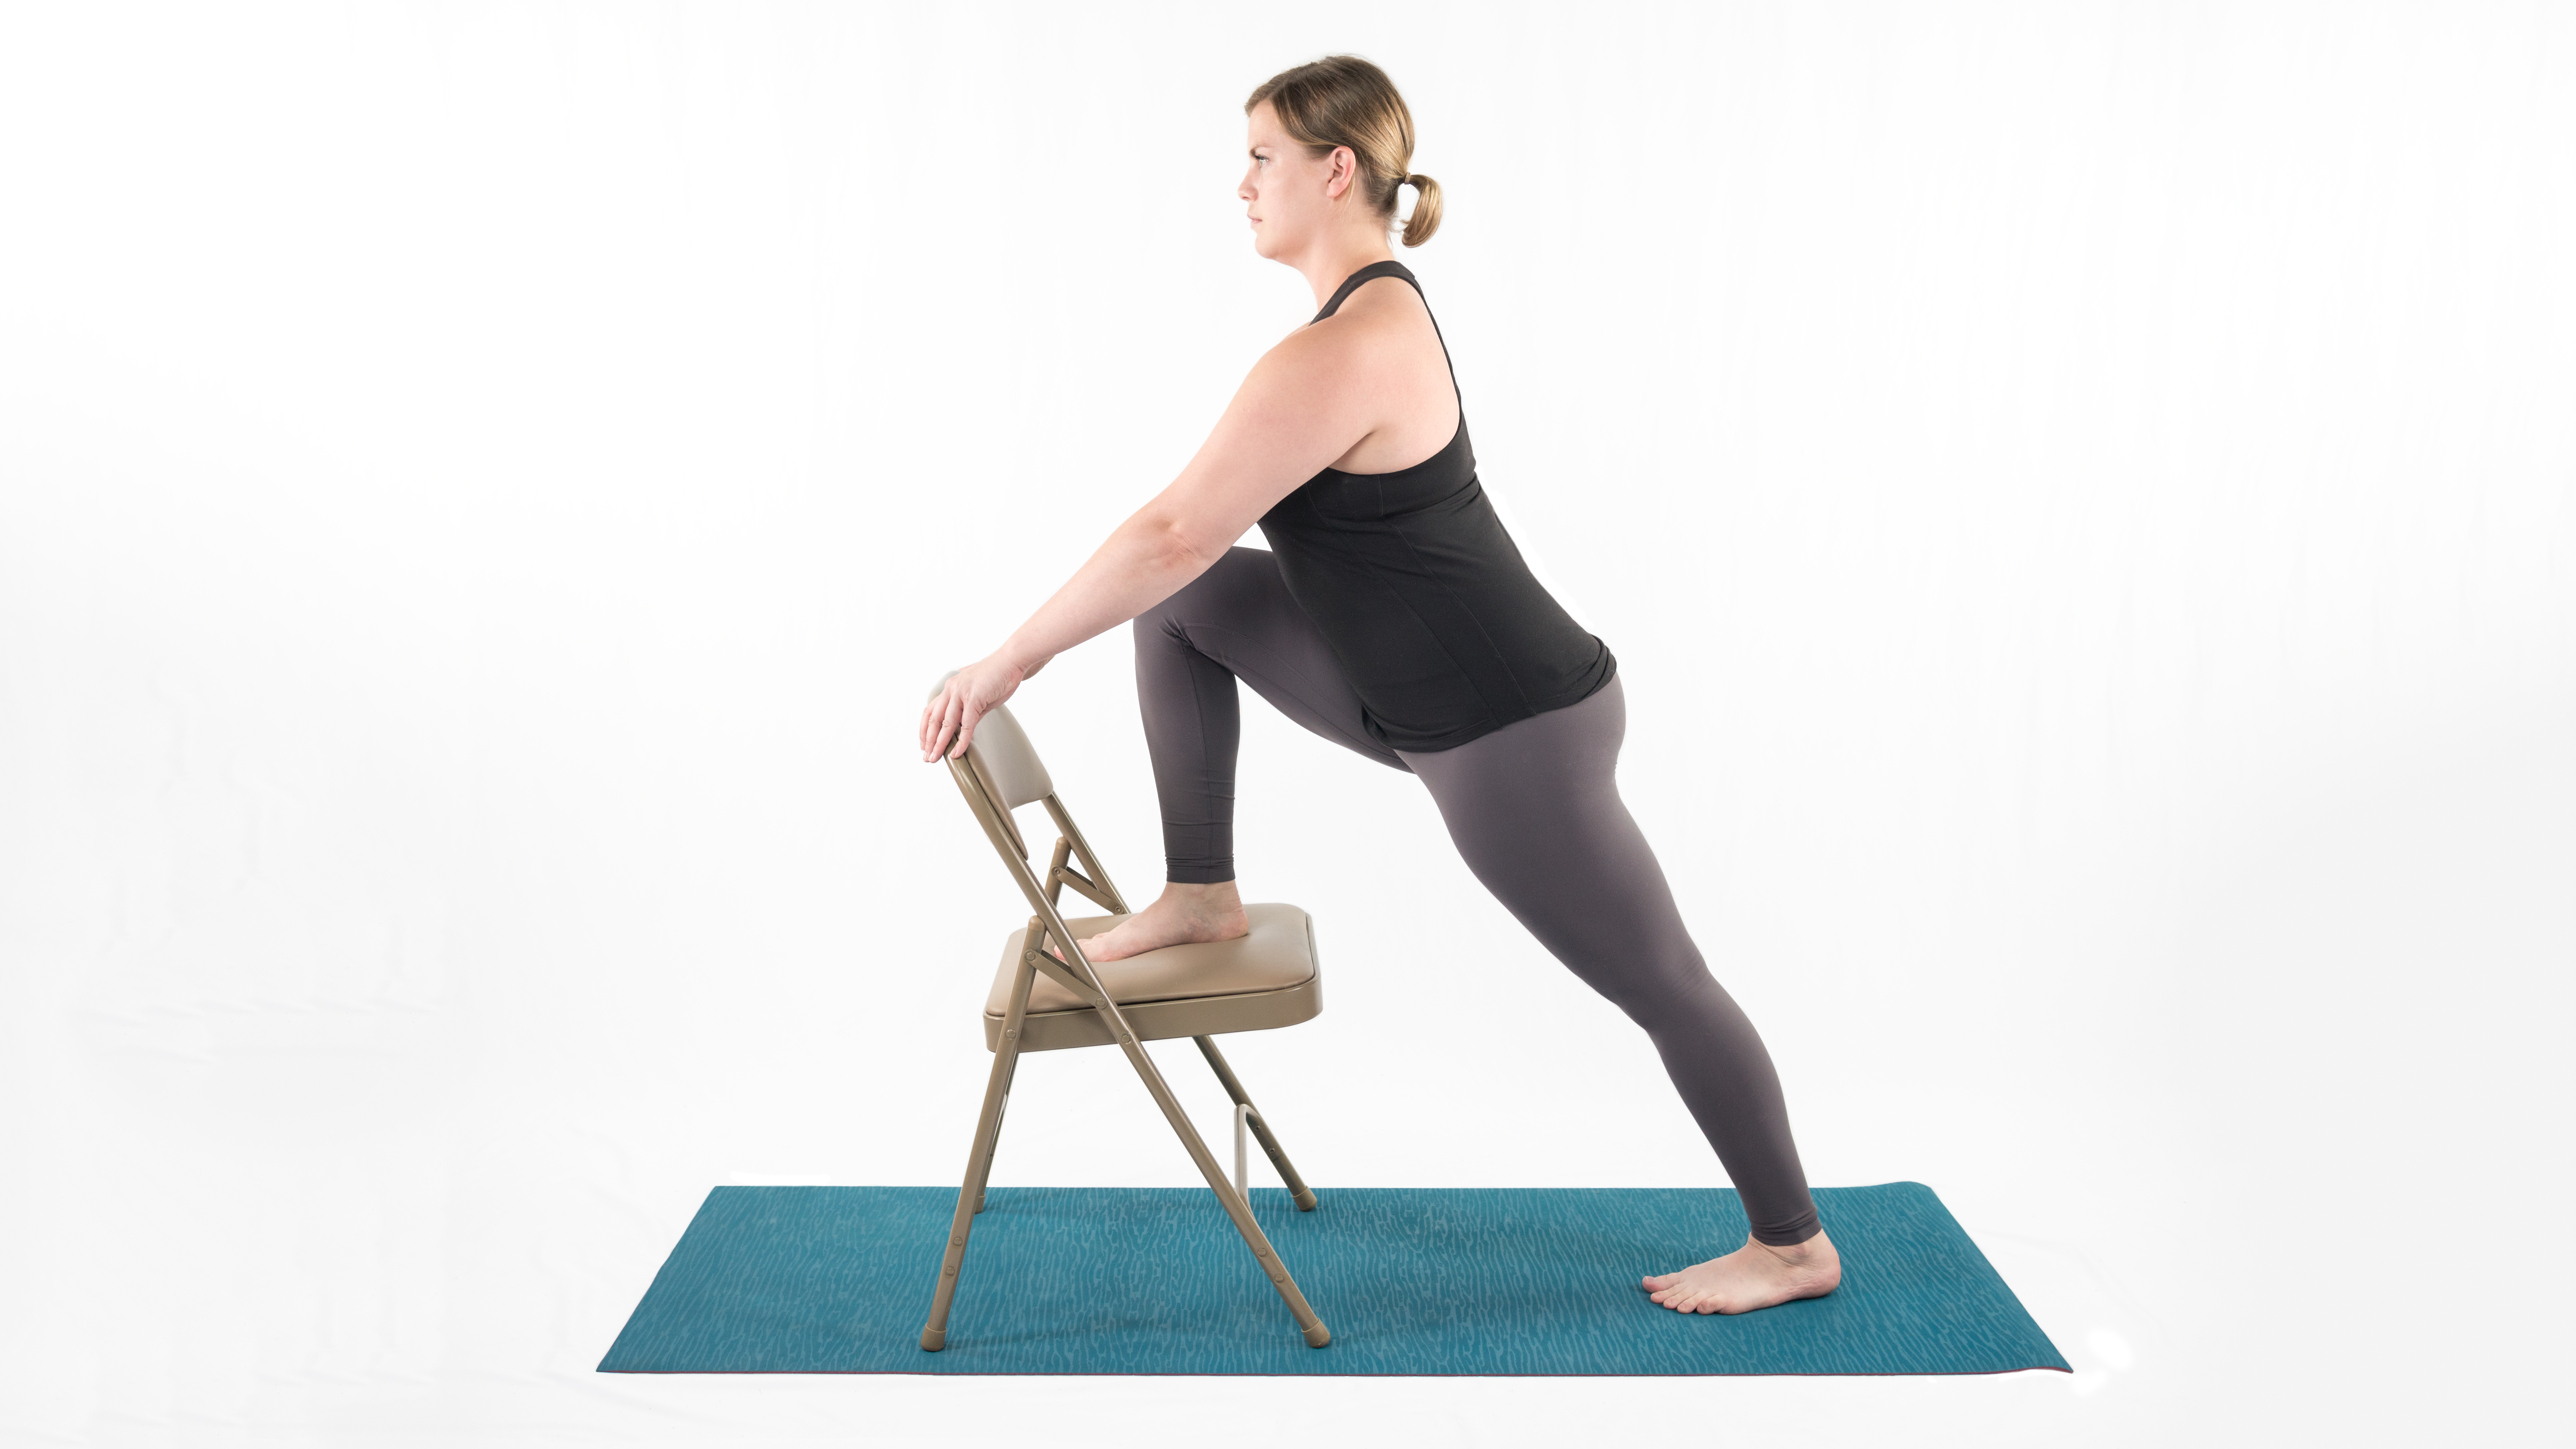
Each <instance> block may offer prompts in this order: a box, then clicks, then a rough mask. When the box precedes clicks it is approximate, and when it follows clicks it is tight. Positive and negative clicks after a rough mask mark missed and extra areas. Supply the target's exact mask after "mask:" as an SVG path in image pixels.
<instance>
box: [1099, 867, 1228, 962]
mask: <svg viewBox="0 0 2576 1449" xmlns="http://www.w3.org/2000/svg"><path fill="white" fill-rule="evenodd" d="M1251 931H1252V921H1251V918H1250V917H1248V916H1246V915H1244V913H1243V896H1242V894H1241V893H1240V892H1238V891H1237V890H1236V889H1235V885H1234V882H1232V881H1230V880H1221V881H1218V882H1217V883H1215V884H1214V885H1184V884H1182V883H1181V882H1179V881H1167V882H1165V883H1164V885H1163V895H1162V898H1161V899H1160V900H1157V901H1155V902H1154V903H1153V904H1152V905H1150V906H1147V907H1146V908H1145V909H1143V910H1141V911H1138V912H1137V913H1136V914H1134V915H1132V916H1129V917H1128V918H1127V919H1125V920H1123V921H1120V922H1119V923H1118V924H1117V925H1116V926H1113V927H1111V928H1110V929H1108V930H1106V931H1103V932H1101V933H1100V934H1099V935H1097V936H1085V937H1083V938H1082V954H1083V955H1085V956H1088V957H1090V958H1091V959H1092V960H1094V961H1116V960H1119V959H1121V958H1123V957H1128V956H1141V955H1143V954H1144V953H1145V952H1147V951H1158V950H1161V949H1162V948H1163V947H1165V946H1178V945H1180V944H1182V943H1183V942H1185V941H1231V940H1233V939H1234V938H1235V937H1237V936H1243V935H1249V934H1251Z"/></svg>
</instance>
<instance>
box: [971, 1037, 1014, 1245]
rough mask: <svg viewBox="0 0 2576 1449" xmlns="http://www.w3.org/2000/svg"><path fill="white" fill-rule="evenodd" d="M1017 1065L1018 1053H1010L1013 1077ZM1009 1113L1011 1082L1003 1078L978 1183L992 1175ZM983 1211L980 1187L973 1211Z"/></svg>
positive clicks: (982, 1194) (982, 1196) (976, 1193)
mask: <svg viewBox="0 0 2576 1449" xmlns="http://www.w3.org/2000/svg"><path fill="white" fill-rule="evenodd" d="M1019 1065H1020V1057H1019V1053H1018V1052H1016V1051H1014V1052H1012V1053H1011V1071H1012V1073H1013V1074H1014V1075H1016V1074H1017V1073H1018V1071H1019ZM1010 1111H1011V1082H1010V1078H1009V1077H1004V1078H1003V1079H1002V1105H1001V1106H999V1107H997V1108H995V1109H994V1111H993V1136H992V1139H991V1141H990V1142H989V1143H988V1144H987V1145H986V1146H985V1148H984V1176H983V1178H980V1179H978V1181H979V1182H982V1181H986V1180H989V1179H990V1178H991V1177H992V1175H993V1153H994V1151H995V1149H997V1148H999V1147H1000V1146H1001V1145H1002V1123H1003V1121H1004V1119H1005V1118H1007V1117H1008V1116H1009V1115H1010ZM983 1210H984V1189H983V1188H982V1187H981V1186H978V1187H977V1188H976V1189H975V1211H977V1212H979V1213H980V1212H982V1211H983Z"/></svg>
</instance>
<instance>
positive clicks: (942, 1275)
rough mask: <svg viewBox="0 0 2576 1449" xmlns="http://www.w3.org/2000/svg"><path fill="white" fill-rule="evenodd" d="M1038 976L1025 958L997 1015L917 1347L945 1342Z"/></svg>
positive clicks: (938, 1346) (940, 1346)
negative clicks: (989, 1065) (1006, 1008)
mask: <svg viewBox="0 0 2576 1449" xmlns="http://www.w3.org/2000/svg"><path fill="white" fill-rule="evenodd" d="M1036 975H1037V971H1036V968H1034V967H1032V966H1030V965H1028V964H1027V963H1026V962H1023V963H1021V965H1020V979H1019V981H1018V982H1017V983H1016V984H1015V985H1013V986H1012V988H1011V1009H1010V1012H1009V1014H1008V1015H1006V1016H1004V1017H1003V1018H1002V1044H1001V1046H1000V1047H999V1048H998V1049H997V1050H995V1051H994V1053H993V1072H992V1075H991V1076H989V1077H987V1078H986V1079H985V1081H984V1110H983V1111H982V1112H980V1113H978V1114H977V1116H976V1118H975V1145H974V1146H973V1147H972V1148H971V1149H969V1150H968V1152H967V1154H966V1181H965V1182H964V1183H963V1184H962V1185H960V1186H959V1187H958V1189H957V1211H956V1212H955V1213H953V1214H951V1215H950V1217H949V1219H948V1251H947V1252H946V1253H945V1254H943V1255H941V1258H940V1263H939V1287H938V1289H937V1290H936V1291H935V1292H934V1293H933V1294H932V1296H931V1300H930V1321H929V1322H928V1323H926V1324H924V1325H923V1326H922V1330H921V1346H922V1348H923V1349H924V1350H925V1351H927V1352H930V1353H937V1352H938V1351H939V1350H941V1349H943V1348H945V1347H947V1346H948V1309H949V1305H950V1304H951V1303H953V1302H954V1301H955V1300H956V1297H957V1272H958V1269H959V1268H960V1267H961V1266H963V1265H964V1263H965V1261H966V1234H967V1231H968V1230H969V1229H970V1228H972V1227H973V1226H974V1225H975V1214H977V1213H979V1212H982V1211H983V1210H984V1179H985V1177H986V1176H987V1175H988V1174H990V1173H991V1172H992V1170H993V1146H994V1143H995V1142H996V1141H997V1140H999V1138H1000V1137H1001V1133H1002V1103H1003V1102H1004V1101H1006V1100H1008V1099H1009V1097H1010V1094H1011V1077H1012V1074H1013V1072H1014V1071H1015V1069H1016V1068H1017V1067H1018V1065H1019V1060H1020V1025H1021V1021H1022V1019H1023V1018H1025V1017H1026V1016H1027V1015H1028V1009H1029V985H1030V982H1031V980H1032V979H1033V978H1034V977H1035V976H1036Z"/></svg>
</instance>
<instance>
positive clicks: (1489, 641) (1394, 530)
mask: <svg viewBox="0 0 2576 1449" xmlns="http://www.w3.org/2000/svg"><path fill="white" fill-rule="evenodd" d="M1377 505H1378V513H1379V515H1380V516H1381V517H1382V516H1384V515H1385V513H1386V489H1385V487H1384V486H1383V485H1381V486H1380V487H1379V489H1378V500H1377ZM1386 531H1387V532H1389V533H1391V534H1394V535H1395V541H1396V542H1398V543H1400V544H1403V545H1404V551H1405V553H1406V555H1407V556H1409V557H1410V558H1412V560H1413V565H1414V567H1415V568H1416V569H1418V570H1420V571H1421V573H1422V576H1423V577H1424V578H1426V579H1430V580H1432V581H1433V582H1434V583H1435V584H1436V585H1437V586H1438V588H1439V590H1440V592H1441V593H1442V594H1443V595H1444V596H1446V597H1447V598H1448V600H1449V602H1450V603H1452V604H1454V605H1456V606H1457V609H1458V612H1459V613H1461V614H1464V615H1465V616H1466V617H1467V622H1468V623H1471V624H1473V625H1475V626H1476V637H1477V638H1479V639H1482V640H1484V641H1485V647H1486V648H1487V649H1489V650H1491V651H1493V656H1494V663H1495V664H1497V665H1499V666H1501V668H1502V671H1503V677H1504V678H1505V679H1508V680H1510V681H1511V682H1512V693H1514V694H1516V695H1518V696H1520V701H1521V707H1522V708H1523V709H1527V708H1529V707H1530V702H1529V691H1528V690H1526V689H1523V688H1522V687H1521V678H1520V674H1519V672H1518V671H1516V670H1514V669H1513V668H1512V663H1511V660H1510V658H1509V657H1507V656H1506V655H1505V654H1504V653H1503V646H1501V645H1500V644H1497V643H1495V642H1494V636H1493V635H1492V634H1491V633H1490V632H1488V631H1487V630H1486V628H1485V621H1484V620H1482V619H1480V618H1477V617H1476V611H1475V610H1473V609H1471V608H1469V607H1467V601H1466V600H1464V599H1462V598H1459V597H1458V595H1457V592H1456V591H1455V590H1453V589H1451V588H1450V587H1449V586H1448V585H1447V584H1445V583H1440V582H1439V577H1438V575H1436V574H1434V573H1433V572H1432V571H1431V565H1430V561H1429V560H1427V559H1425V558H1423V556H1422V550H1420V549H1418V548H1415V547H1414V546H1413V540H1412V539H1410V538H1408V537H1406V536H1405V532H1404V525H1403V524H1400V523H1392V522H1390V523H1388V524H1387V525H1386ZM1390 592H1392V591H1390ZM1396 597H1397V598H1399V599H1401V598H1402V597H1404V596H1403V595H1402V594H1397V595H1396ZM1404 607H1405V610H1406V612H1408V613H1411V614H1412V615H1413V617H1414V620H1415V621H1416V622H1417V623H1420V624H1421V625H1422V627H1423V628H1424V629H1425V630H1426V631H1428V632H1429V633H1430V635H1431V638H1432V640H1433V641H1434V642H1439V641H1440V631H1439V630H1437V629H1433V628H1432V627H1431V621H1430V620H1428V619H1425V618H1423V617H1422V615H1421V613H1420V612H1419V611H1418V610H1415V609H1414V607H1413V606H1412V605H1411V604H1409V603H1408V604H1406V605H1405V606H1404ZM1440 654H1441V657H1442V658H1444V659H1447V660H1448V661H1449V667H1450V668H1452V669H1455V670H1457V671H1458V675H1459V677H1460V678H1462V679H1464V680H1466V681H1467V684H1468V687H1469V688H1471V689H1473V688H1475V682H1476V676H1475V675H1474V674H1472V673H1470V672H1468V669H1467V666H1466V665H1464V664H1462V663H1460V662H1459V661H1458V656H1457V655H1456V654H1454V653H1452V652H1451V651H1450V648H1449V646H1448V645H1447V644H1446V643H1441V644H1440ZM1476 698H1477V700H1478V701H1479V702H1480V703H1482V704H1483V705H1484V706H1485V717H1486V718H1487V719H1488V720H1494V719H1498V718H1499V716H1498V715H1497V714H1496V712H1495V710H1494V702H1493V701H1492V700H1490V699H1487V698H1485V691H1483V690H1481V689H1477V690H1476ZM1497 727H1498V728H1499V725H1498V726H1497Z"/></svg>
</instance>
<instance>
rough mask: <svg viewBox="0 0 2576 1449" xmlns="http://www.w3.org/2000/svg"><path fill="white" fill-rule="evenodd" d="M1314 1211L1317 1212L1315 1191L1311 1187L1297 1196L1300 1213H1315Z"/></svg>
mask: <svg viewBox="0 0 2576 1449" xmlns="http://www.w3.org/2000/svg"><path fill="white" fill-rule="evenodd" d="M1314 1210H1315V1190H1314V1189H1313V1188H1311V1187H1310V1188H1308V1189H1306V1190H1305V1191H1304V1192H1301V1193H1299V1194H1297V1211H1299V1212H1301V1213H1310V1212H1313V1211H1314Z"/></svg>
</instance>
